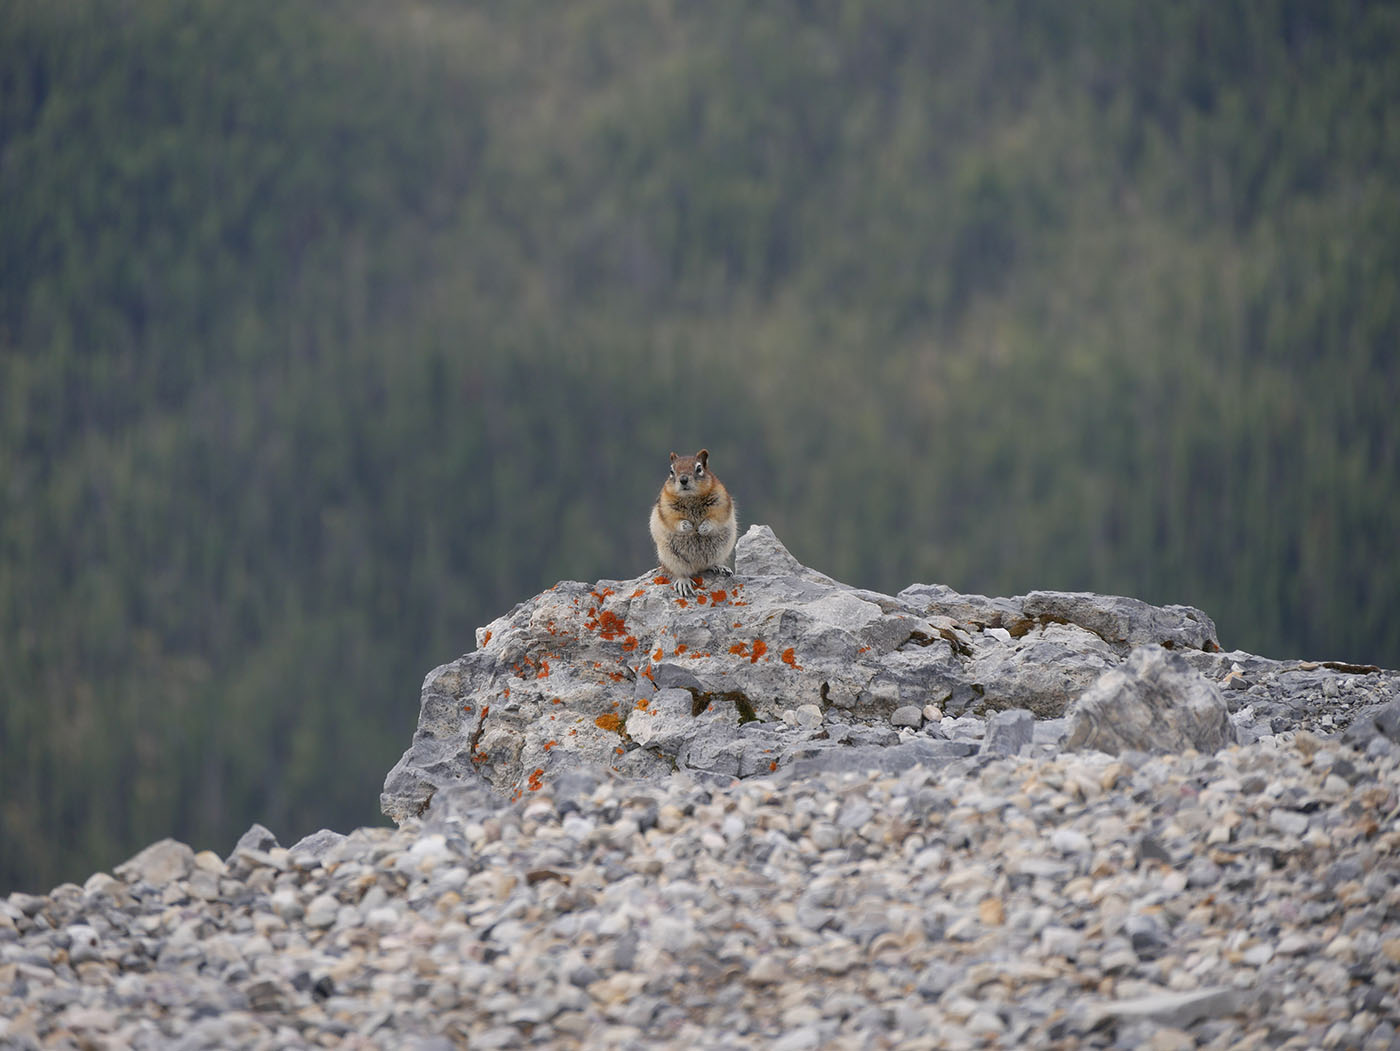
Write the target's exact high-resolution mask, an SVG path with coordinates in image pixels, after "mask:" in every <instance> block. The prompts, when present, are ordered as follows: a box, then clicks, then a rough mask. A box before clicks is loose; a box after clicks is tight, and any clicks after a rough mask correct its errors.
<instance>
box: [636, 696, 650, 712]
mask: <svg viewBox="0 0 1400 1051" xmlns="http://www.w3.org/2000/svg"><path fill="white" fill-rule="evenodd" d="M649 704H651V701H650V700H648V699H647V698H646V697H643V698H642V699H641V700H640V701H638V702H637V707H638V708H640V709H641V710H642V711H646V710H647V706H648V705H649Z"/></svg>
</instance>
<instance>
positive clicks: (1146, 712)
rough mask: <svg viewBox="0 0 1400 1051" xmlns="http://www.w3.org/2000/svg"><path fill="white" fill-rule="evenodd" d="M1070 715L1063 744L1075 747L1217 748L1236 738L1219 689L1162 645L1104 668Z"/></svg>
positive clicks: (1143, 649)
mask: <svg viewBox="0 0 1400 1051" xmlns="http://www.w3.org/2000/svg"><path fill="white" fill-rule="evenodd" d="M1067 715H1068V718H1069V721H1070V731H1069V737H1068V739H1067V740H1066V742H1065V746H1066V747H1067V748H1070V749H1076V750H1082V749H1097V750H1098V751H1101V752H1108V753H1109V754H1110V755H1118V754H1119V753H1121V752H1125V751H1139V752H1149V753H1150V752H1179V751H1183V750H1185V749H1187V748H1194V749H1196V750H1197V751H1201V752H1215V751H1219V750H1220V749H1221V748H1224V747H1226V746H1227V745H1231V744H1234V743H1235V741H1236V736H1235V727H1234V724H1233V723H1231V722H1230V714H1229V709H1228V708H1227V707H1226V705H1225V701H1224V699H1223V697H1222V696H1221V693H1220V690H1219V689H1218V688H1217V687H1216V686H1215V684H1214V683H1212V682H1210V681H1209V680H1208V679H1206V678H1205V677H1204V676H1203V675H1201V674H1200V673H1199V672H1196V671H1194V670H1192V668H1191V667H1190V665H1188V664H1187V663H1186V662H1185V661H1184V660H1182V659H1181V658H1180V657H1178V656H1177V655H1176V654H1174V653H1172V652H1170V651H1169V650H1165V649H1162V648H1161V647H1160V646H1144V647H1140V648H1138V649H1136V650H1134V651H1133V652H1132V653H1131V654H1129V656H1128V659H1127V661H1126V662H1124V664H1123V666H1122V667H1121V668H1115V669H1113V670H1111V671H1107V672H1104V674H1103V676H1102V677H1101V678H1100V679H1099V681H1098V682H1097V683H1095V684H1094V685H1093V686H1092V687H1090V689H1089V690H1088V691H1086V692H1085V693H1084V695H1083V696H1082V697H1080V698H1079V700H1078V701H1076V702H1075V703H1074V705H1073V706H1072V707H1071V709H1070V710H1069V712H1068V713H1067Z"/></svg>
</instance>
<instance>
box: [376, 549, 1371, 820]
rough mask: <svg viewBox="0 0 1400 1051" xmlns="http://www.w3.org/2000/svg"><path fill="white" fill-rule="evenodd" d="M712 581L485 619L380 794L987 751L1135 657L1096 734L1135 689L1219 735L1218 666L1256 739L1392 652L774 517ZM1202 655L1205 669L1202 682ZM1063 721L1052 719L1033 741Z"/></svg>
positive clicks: (395, 809) (428, 682)
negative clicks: (939, 563) (1364, 654)
mask: <svg viewBox="0 0 1400 1051" xmlns="http://www.w3.org/2000/svg"><path fill="white" fill-rule="evenodd" d="M705 585H706V586H703V587H701V588H700V589H699V591H698V592H697V593H696V595H695V596H694V597H693V598H681V597H678V596H677V595H676V594H675V592H674V591H673V590H672V589H671V588H669V587H668V586H667V585H666V583H665V582H664V578H657V577H654V576H652V575H651V574H647V575H645V576H641V577H637V578H634V579H632V580H623V581H615V580H605V581H600V582H598V583H595V584H587V583H580V582H577V581H564V582H562V583H560V584H558V585H556V586H555V587H552V588H550V589H548V590H547V591H545V592H543V593H542V594H539V595H537V596H535V597H534V598H532V599H530V600H528V601H527V602H523V603H521V604H520V605H519V606H517V607H516V608H515V609H513V610H511V611H510V612H509V613H507V614H506V615H505V616H502V617H500V618H498V619H496V620H495V621H493V622H491V623H490V624H488V625H486V626H485V627H484V628H482V629H480V630H478V632H477V640H476V641H477V648H476V650H475V651H473V652H472V653H468V654H466V655H465V656H462V657H460V658H458V659H457V660H455V661H452V662H451V663H449V664H445V665H443V666H442V667H440V668H436V669H434V670H433V671H432V672H431V673H429V675H428V676H427V678H426V679H425V680H424V683H423V689H422V694H421V699H420V709H419V718H418V728H417V730H416V732H415V733H414V735H413V741H412V744H411V745H410V747H409V748H408V750H407V751H405V752H404V754H403V758H402V759H400V760H399V762H398V764H397V765H395V767H394V768H393V770H391V771H390V772H389V775H388V777H387V778H386V780H385V783H384V792H383V794H382V796H381V800H380V802H381V806H382V808H383V810H384V812H385V813H386V814H388V815H389V816H390V817H392V818H394V819H395V820H398V821H402V820H404V819H406V818H409V817H413V816H416V815H422V814H424V813H425V812H426V811H427V809H428V807H429V805H430V803H431V801H432V800H433V799H434V798H435V797H437V796H439V795H440V794H442V793H446V792H456V793H457V794H460V793H461V791H462V790H469V791H471V792H473V793H475V792H477V791H480V790H486V791H492V792H494V793H496V794H497V795H498V796H501V797H505V798H507V799H512V798H520V797H522V796H525V795H528V794H529V793H530V792H533V791H538V790H540V789H542V788H544V787H545V786H546V785H550V786H555V787H557V786H558V785H559V784H560V783H561V779H567V778H568V777H569V776H571V772H574V773H577V774H582V775H587V776H589V777H604V778H611V777H622V778H631V779H658V778H665V777H669V776H670V775H671V774H673V773H674V772H677V771H688V772H689V773H690V775H691V776H692V777H695V778H698V779H699V780H701V781H704V780H707V779H709V780H718V781H728V780H729V779H732V778H735V777H750V776H755V775H764V776H767V775H772V774H776V773H778V772H779V771H785V772H786V773H788V774H793V775H797V774H801V773H802V772H803V771H808V772H810V771H814V770H838V769H840V770H844V769H850V770H871V769H884V770H895V769H902V768H904V767H906V766H908V765H910V764H913V763H921V764H925V765H929V766H935V767H936V766H942V765H946V764H949V763H953V762H965V763H975V762H981V761H990V759H991V757H992V756H993V755H995V754H998V753H999V752H1000V751H1002V750H1005V749H1009V745H1003V744H996V745H994V746H991V747H989V748H988V749H987V751H986V754H985V755H981V756H979V755H978V752H979V751H980V750H981V740H980V733H981V731H979V732H978V734H977V735H976V736H977V738H978V739H975V740H969V739H967V738H966V737H965V732H966V727H967V726H969V725H975V726H982V725H983V722H982V720H984V719H985V718H986V717H987V716H989V715H993V714H995V713H996V712H999V711H1009V710H1022V709H1024V710H1025V711H1027V712H1030V713H1031V714H1032V715H1033V716H1034V718H1035V720H1038V721H1039V722H1037V725H1040V724H1041V723H1043V722H1045V721H1047V720H1057V719H1060V718H1062V717H1063V716H1064V715H1065V713H1066V710H1067V709H1069V707H1070V706H1071V705H1072V704H1074V703H1075V702H1077V701H1079V700H1080V699H1081V697H1082V696H1083V695H1084V694H1085V692H1086V691H1090V690H1091V689H1093V690H1100V692H1106V691H1108V690H1109V684H1110V682H1111V681H1117V680H1111V679H1110V676H1112V675H1114V674H1115V673H1118V672H1119V671H1120V669H1122V668H1124V662H1125V661H1127V662H1128V668H1127V672H1126V674H1127V675H1128V678H1127V679H1126V680H1124V681H1123V682H1122V683H1120V684H1119V686H1118V687H1117V688H1116V689H1117V695H1120V700H1119V701H1117V702H1115V704H1113V705H1110V704H1107V703H1103V704H1101V706H1100V707H1098V708H1094V709H1081V710H1082V711H1084V712H1085V714H1083V715H1081V716H1080V720H1081V724H1082V725H1083V726H1084V727H1085V728H1084V729H1082V731H1081V734H1082V736H1083V740H1084V741H1086V742H1091V743H1087V744H1085V745H1084V746H1086V747H1102V745H1100V744H1095V743H1092V742H1094V741H1103V742H1109V741H1111V740H1112V739H1113V738H1112V737H1111V736H1110V735H1111V732H1114V727H1115V725H1117V724H1118V723H1123V725H1124V729H1123V731H1122V733H1120V734H1119V736H1120V737H1122V738H1123V739H1124V740H1127V739H1128V738H1129V736H1131V735H1132V734H1134V733H1137V732H1139V730H1141V729H1142V728H1143V727H1149V728H1150V727H1153V726H1155V724H1154V723H1153V722H1152V720H1153V719H1155V718H1157V716H1156V715H1154V714H1153V712H1154V711H1155V710H1156V709H1149V708H1143V707H1142V706H1141V705H1139V706H1137V707H1134V706H1133V705H1132V704H1130V703H1129V699H1130V698H1131V695H1132V693H1133V691H1134V690H1139V691H1143V690H1147V691H1152V690H1155V691H1157V693H1152V694H1151V695H1152V696H1153V697H1159V700H1160V698H1167V697H1170V698H1173V699H1174V700H1175V701H1180V702H1181V703H1182V704H1183V705H1184V707H1183V708H1182V709H1181V712H1182V713H1184V714H1180V715H1179V716H1174V718H1177V719H1178V722H1179V723H1180V726H1179V730H1180V732H1179V733H1178V734H1177V736H1175V737H1159V738H1157V739H1156V742H1155V746H1156V747H1187V746H1188V745H1189V746H1190V747H1197V748H1200V747H1206V746H1208V745H1206V744H1204V743H1203V742H1204V741H1205V738H1204V737H1202V736H1200V734H1198V733H1196V729H1199V728H1196V729H1193V727H1194V725H1195V724H1192V723H1191V722H1190V720H1192V719H1194V720H1196V721H1197V722H1199V723H1200V724H1201V727H1205V726H1206V725H1207V724H1208V725H1209V726H1210V727H1212V728H1214V730H1216V731H1218V732H1219V734H1221V735H1224V734H1226V733H1227V732H1228V731H1227V729H1226V727H1222V726H1220V725H1219V722H1220V720H1219V718H1218V716H1219V713H1220V711H1221V710H1222V709H1221V707H1220V705H1219V704H1218V703H1217V702H1218V694H1217V695H1215V696H1213V697H1210V701H1211V703H1210V705H1208V706H1206V707H1202V705H1201V704H1197V703H1196V702H1195V701H1193V700H1192V698H1193V697H1195V696H1196V694H1197V693H1199V694H1200V695H1201V696H1202V697H1209V696H1210V695H1209V690H1202V687H1201V686H1200V684H1201V683H1204V684H1205V686H1206V687H1211V686H1212V684H1226V685H1228V686H1229V688H1228V689H1227V690H1225V693H1226V694H1227V695H1228V698H1229V703H1230V706H1231V709H1230V710H1231V712H1232V713H1233V714H1232V716H1231V718H1233V720H1234V721H1235V722H1237V723H1239V724H1240V725H1241V726H1245V727H1247V729H1248V732H1249V733H1251V734H1253V735H1256V736H1257V735H1259V734H1261V733H1266V732H1277V730H1278V726H1277V725H1275V724H1278V723H1279V722H1280V720H1290V719H1291V720H1294V721H1296V720H1297V719H1298V718H1304V717H1307V713H1311V712H1314V711H1317V710H1320V709H1319V706H1318V704H1317V703H1316V699H1317V697H1318V696H1319V695H1320V694H1322V693H1323V692H1324V691H1329V690H1330V691H1331V696H1334V697H1335V698H1337V701H1336V704H1335V705H1334V708H1333V709H1332V710H1335V712H1336V719H1337V723H1336V728H1337V729H1341V728H1342V727H1343V726H1345V725H1346V722H1347V721H1348V719H1347V714H1346V713H1347V712H1348V711H1350V708H1348V707H1347V705H1348V704H1349V703H1351V702H1353V701H1355V702H1360V701H1363V700H1364V701H1368V702H1372V703H1380V702H1383V701H1385V700H1387V699H1389V697H1390V696H1391V694H1390V692H1388V691H1389V690H1390V686H1389V680H1388V679H1386V678H1385V677H1384V676H1368V675H1366V673H1367V672H1374V671H1377V670H1376V669H1357V668H1353V667H1352V666H1342V665H1316V664H1299V663H1298V662H1291V663H1285V662H1277V661H1268V660H1265V659H1264V658H1259V657H1253V656H1251V655H1249V654H1242V653H1238V652H1236V653H1222V652H1221V649H1220V645H1219V642H1218V641H1217V637H1216V630H1215V625H1214V624H1213V623H1212V622H1211V619H1210V618H1209V617H1208V616H1206V614H1204V613H1203V612H1201V611H1200V610H1198V609H1193V608H1191V607H1189V606H1165V607H1157V606H1150V605H1148V604H1147V603H1144V602H1141V601H1139V600H1137V599H1131V598H1122V597H1117V596H1103V595H1092V594H1082V593H1065V592H1048V591H1036V592H1031V593H1030V594H1029V595H1025V596H1021V597H1016V598H987V597H984V596H980V595H960V594H958V593H956V592H954V591H952V590H951V589H949V588H947V587H945V586H943V585H937V584H915V585H911V586H910V587H907V588H905V589H904V590H903V591H901V592H900V593H899V594H898V595H885V594H881V593H879V592H874V591H866V590H862V589H859V588H853V587H849V586H848V585H845V584H842V583H840V582H839V581H836V580H833V579H831V578H830V577H828V576H826V575H825V574H823V573H821V572H819V571H817V570H815V569H811V568H809V567H807V566H804V565H802V563H801V562H799V561H798V560H797V559H796V558H794V557H793V556H792V554H791V553H790V552H789V551H788V550H787V549H786V548H785V547H784V546H783V545H782V544H781V543H780V542H779V541H778V538H777V537H775V536H774V535H773V532H772V530H771V529H769V528H767V527H766V526H753V527H751V528H750V529H749V531H748V532H747V533H746V534H745V535H744V536H743V537H741V538H740V540H739V544H738V548H737V551H736V561H735V575H734V576H733V577H726V578H718V577H714V578H710V579H707V580H706V582H705ZM1144 647H1145V648H1146V650H1147V651H1150V652H1153V653H1160V654H1166V655H1167V656H1168V657H1170V658H1171V663H1170V668H1165V666H1164V669H1163V674H1161V675H1156V674H1155V673H1153V674H1148V673H1149V671H1150V669H1148V668H1147V666H1146V665H1143V664H1141V662H1142V661H1143V660H1145V659H1146V658H1144V657H1139V656H1132V657H1130V654H1134V655H1136V654H1138V653H1140V652H1143V648H1144ZM1135 661H1136V662H1138V663H1134V662H1135ZM1182 668H1184V669H1185V672H1183V671H1182V670H1181V669H1182ZM1167 671H1169V672H1170V674H1166V672H1167ZM1186 672H1190V673H1191V675H1193V676H1195V677H1196V679H1198V680H1199V682H1196V683H1195V685H1194V686H1188V685H1186V682H1187V678H1188V677H1187V676H1186V674H1185V673H1186ZM1154 676H1155V677H1154ZM1358 678H1365V679H1366V682H1367V684H1368V685H1367V686H1366V687H1365V688H1364V689H1363V690H1360V691H1358V690H1355V689H1354V688H1353V684H1352V683H1351V682H1349V681H1344V680H1352V679H1358ZM1178 687H1180V690H1178ZM1212 688H1213V687H1212ZM1182 690H1184V691H1185V693H1184V694H1182V696H1181V697H1178V693H1179V692H1180V691H1182ZM1193 690H1194V691H1195V693H1193V692H1192V691H1193ZM1173 691H1176V692H1173ZM1182 697H1184V698H1185V699H1184V700H1182ZM1207 707H1208V708H1209V712H1210V713H1211V714H1209V715H1207ZM1159 708H1160V705H1159ZM1162 710H1165V709H1162ZM1090 712H1092V715H1091V714H1089V713H1090ZM958 716H963V717H965V718H963V719H956V718H954V721H953V723H952V724H951V727H952V730H951V731H949V730H948V724H949V719H950V718H953V717H958ZM1329 718H1330V716H1329ZM969 720H970V721H969ZM1016 720H1018V721H1023V720H1024V717H1022V716H1018V717H1016ZM1090 722H1092V723H1093V726H1094V727H1095V729H1094V730H1093V732H1092V733H1091V732H1090V730H1089V729H1088V728H1087V727H1088V724H1089V723H1090ZM1225 722H1226V725H1227V726H1228V725H1229V724H1230V719H1226V721H1225ZM997 725H998V727H1000V725H1001V724H997ZM1018 725H1019V722H1018ZM945 731H948V732H945ZM1020 731H1021V736H1022V737H1023V736H1024V732H1023V731H1024V726H1020ZM998 732H1000V731H998ZM950 733H951V736H952V737H954V738H956V739H949V736H950ZM1060 736H1061V733H1060V731H1059V729H1058V728H1057V729H1056V730H1055V732H1054V733H1047V734H1044V735H1042V734H1041V733H1040V732H1039V731H1035V732H1034V733H1033V734H1032V741H1033V742H1034V744H1033V747H1036V748H1046V749H1050V748H1053V747H1055V745H1054V744H1052V743H1050V742H1054V741H1058V740H1059V738H1060ZM1220 739H1221V740H1224V739H1225V738H1224V736H1221V738H1220ZM1169 742H1176V743H1169ZM1018 747H1019V746H1018ZM1027 747H1032V746H1027ZM1123 747H1140V746H1139V745H1131V746H1129V745H1123Z"/></svg>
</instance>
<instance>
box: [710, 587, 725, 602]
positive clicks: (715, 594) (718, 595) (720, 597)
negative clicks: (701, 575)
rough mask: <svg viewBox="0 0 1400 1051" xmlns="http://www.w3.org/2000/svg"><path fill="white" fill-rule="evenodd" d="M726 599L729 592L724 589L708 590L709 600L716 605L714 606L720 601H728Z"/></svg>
mask: <svg viewBox="0 0 1400 1051" xmlns="http://www.w3.org/2000/svg"><path fill="white" fill-rule="evenodd" d="M728 599H729V592H727V591H725V590H723V589H721V590H719V591H711V592H710V602H711V603H713V604H714V605H716V606H718V605H719V604H720V603H722V602H726V601H728Z"/></svg>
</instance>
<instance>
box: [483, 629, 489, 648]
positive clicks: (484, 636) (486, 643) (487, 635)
mask: <svg viewBox="0 0 1400 1051" xmlns="http://www.w3.org/2000/svg"><path fill="white" fill-rule="evenodd" d="M481 644H482V645H483V646H489V645H490V644H491V633H490V632H489V631H488V632H487V633H486V634H485V635H483V636H481Z"/></svg>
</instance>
